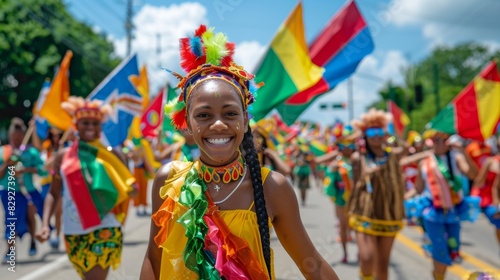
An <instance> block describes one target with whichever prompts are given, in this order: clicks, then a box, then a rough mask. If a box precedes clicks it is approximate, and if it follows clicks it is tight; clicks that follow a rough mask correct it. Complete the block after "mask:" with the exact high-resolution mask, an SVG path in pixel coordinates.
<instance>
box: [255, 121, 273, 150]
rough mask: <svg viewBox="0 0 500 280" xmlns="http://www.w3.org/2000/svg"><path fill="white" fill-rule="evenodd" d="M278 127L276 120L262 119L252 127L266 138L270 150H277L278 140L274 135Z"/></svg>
mask: <svg viewBox="0 0 500 280" xmlns="http://www.w3.org/2000/svg"><path fill="white" fill-rule="evenodd" d="M276 126H277V124H276V120H275V119H272V118H267V119H261V120H259V121H258V122H256V123H255V124H254V125H253V126H252V130H257V132H258V133H259V134H260V135H262V137H264V139H265V141H266V145H267V147H268V148H271V149H273V150H276V144H277V142H278V140H277V139H276V138H275V137H274V135H273V131H274V130H275V128H276Z"/></svg>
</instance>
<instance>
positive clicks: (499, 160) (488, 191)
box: [471, 137, 500, 245]
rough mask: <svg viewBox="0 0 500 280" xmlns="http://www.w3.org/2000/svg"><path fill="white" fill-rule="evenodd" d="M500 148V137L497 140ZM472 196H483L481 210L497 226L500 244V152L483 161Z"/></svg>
mask: <svg viewBox="0 0 500 280" xmlns="http://www.w3.org/2000/svg"><path fill="white" fill-rule="evenodd" d="M497 146H498V150H500V137H499V138H498V140H497ZM471 196H477V197H480V198H481V204H480V207H481V210H482V212H483V213H484V214H485V215H486V217H488V220H489V221H490V222H491V223H492V224H493V226H494V227H495V235H496V238H497V241H498V243H499V245H500V154H496V155H492V156H490V157H488V158H486V159H485V160H484V161H483V164H482V167H481V169H480V170H479V172H478V175H477V177H476V179H475V180H474V187H473V188H472V192H471Z"/></svg>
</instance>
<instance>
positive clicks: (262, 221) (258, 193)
mask: <svg viewBox="0 0 500 280" xmlns="http://www.w3.org/2000/svg"><path fill="white" fill-rule="evenodd" d="M241 145H242V148H243V149H244V151H245V160H246V163H247V165H248V167H249V168H250V175H251V176H252V186H253V195H254V201H255V212H256V214H257V222H258V224H259V232H260V240H261V242H262V250H263V252H264V260H265V261H266V266H267V270H268V273H269V278H271V277H272V276H271V243H270V241H269V224H268V216H267V209H266V200H265V199H264V188H263V187H262V174H261V172H260V163H259V157H258V155H257V151H256V150H255V147H254V144H253V135H252V131H251V129H250V127H248V131H247V132H246V133H245V136H244V137H243V141H242V143H241Z"/></svg>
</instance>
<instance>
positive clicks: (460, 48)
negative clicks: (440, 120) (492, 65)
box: [372, 43, 500, 131]
mask: <svg viewBox="0 0 500 280" xmlns="http://www.w3.org/2000/svg"><path fill="white" fill-rule="evenodd" d="M494 58H497V59H498V58H500V51H496V52H494V53H493V52H491V51H490V50H489V49H488V48H487V47H486V46H483V45H481V44H477V43H463V44H460V45H457V46H454V47H437V48H435V49H434V50H433V51H432V53H431V54H430V55H429V56H428V57H427V58H425V59H423V60H422V61H421V62H419V63H416V64H415V65H411V66H409V67H407V68H404V69H402V70H401V74H402V75H403V77H404V83H403V84H402V85H399V86H391V84H390V83H389V84H387V85H386V86H385V88H384V89H383V90H381V91H380V92H379V95H380V97H381V99H380V101H378V102H376V103H374V104H373V105H372V106H373V107H376V108H379V109H386V105H385V104H386V101H387V100H389V99H391V100H394V101H395V103H396V104H397V105H398V106H399V107H401V108H402V109H403V110H404V111H405V112H406V113H407V114H408V116H409V117H410V119H411V124H410V125H409V127H408V129H413V130H417V131H422V130H424V128H425V125H426V124H427V123H428V122H429V121H430V120H431V119H432V118H434V116H435V115H436V114H437V112H439V110H440V109H442V108H444V107H445V106H446V105H447V104H448V103H449V102H450V101H451V100H453V98H454V97H455V96H456V95H457V94H458V93H460V91H461V90H462V89H463V88H464V87H465V86H466V85H467V84H468V83H469V82H471V81H472V80H473V79H474V77H475V76H477V75H478V74H479V72H481V70H482V69H483V68H484V67H485V66H486V65H487V64H488V63H489V62H490V61H492V60H493V59H494ZM416 85H422V88H423V101H422V103H420V104H418V103H417V102H416V99H415V86H416ZM391 93H392V94H391Z"/></svg>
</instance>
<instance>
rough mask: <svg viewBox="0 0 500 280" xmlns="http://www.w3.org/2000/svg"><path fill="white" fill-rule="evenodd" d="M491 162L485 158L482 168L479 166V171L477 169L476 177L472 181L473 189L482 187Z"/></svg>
mask: <svg viewBox="0 0 500 280" xmlns="http://www.w3.org/2000/svg"><path fill="white" fill-rule="evenodd" d="M491 160H492V158H491V157H489V158H487V159H486V160H485V161H484V163H483V166H481V169H479V172H478V173H477V176H476V178H475V179H474V186H475V187H478V188H481V187H482V186H484V182H485V181H486V174H487V173H488V170H489V169H490V165H491Z"/></svg>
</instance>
